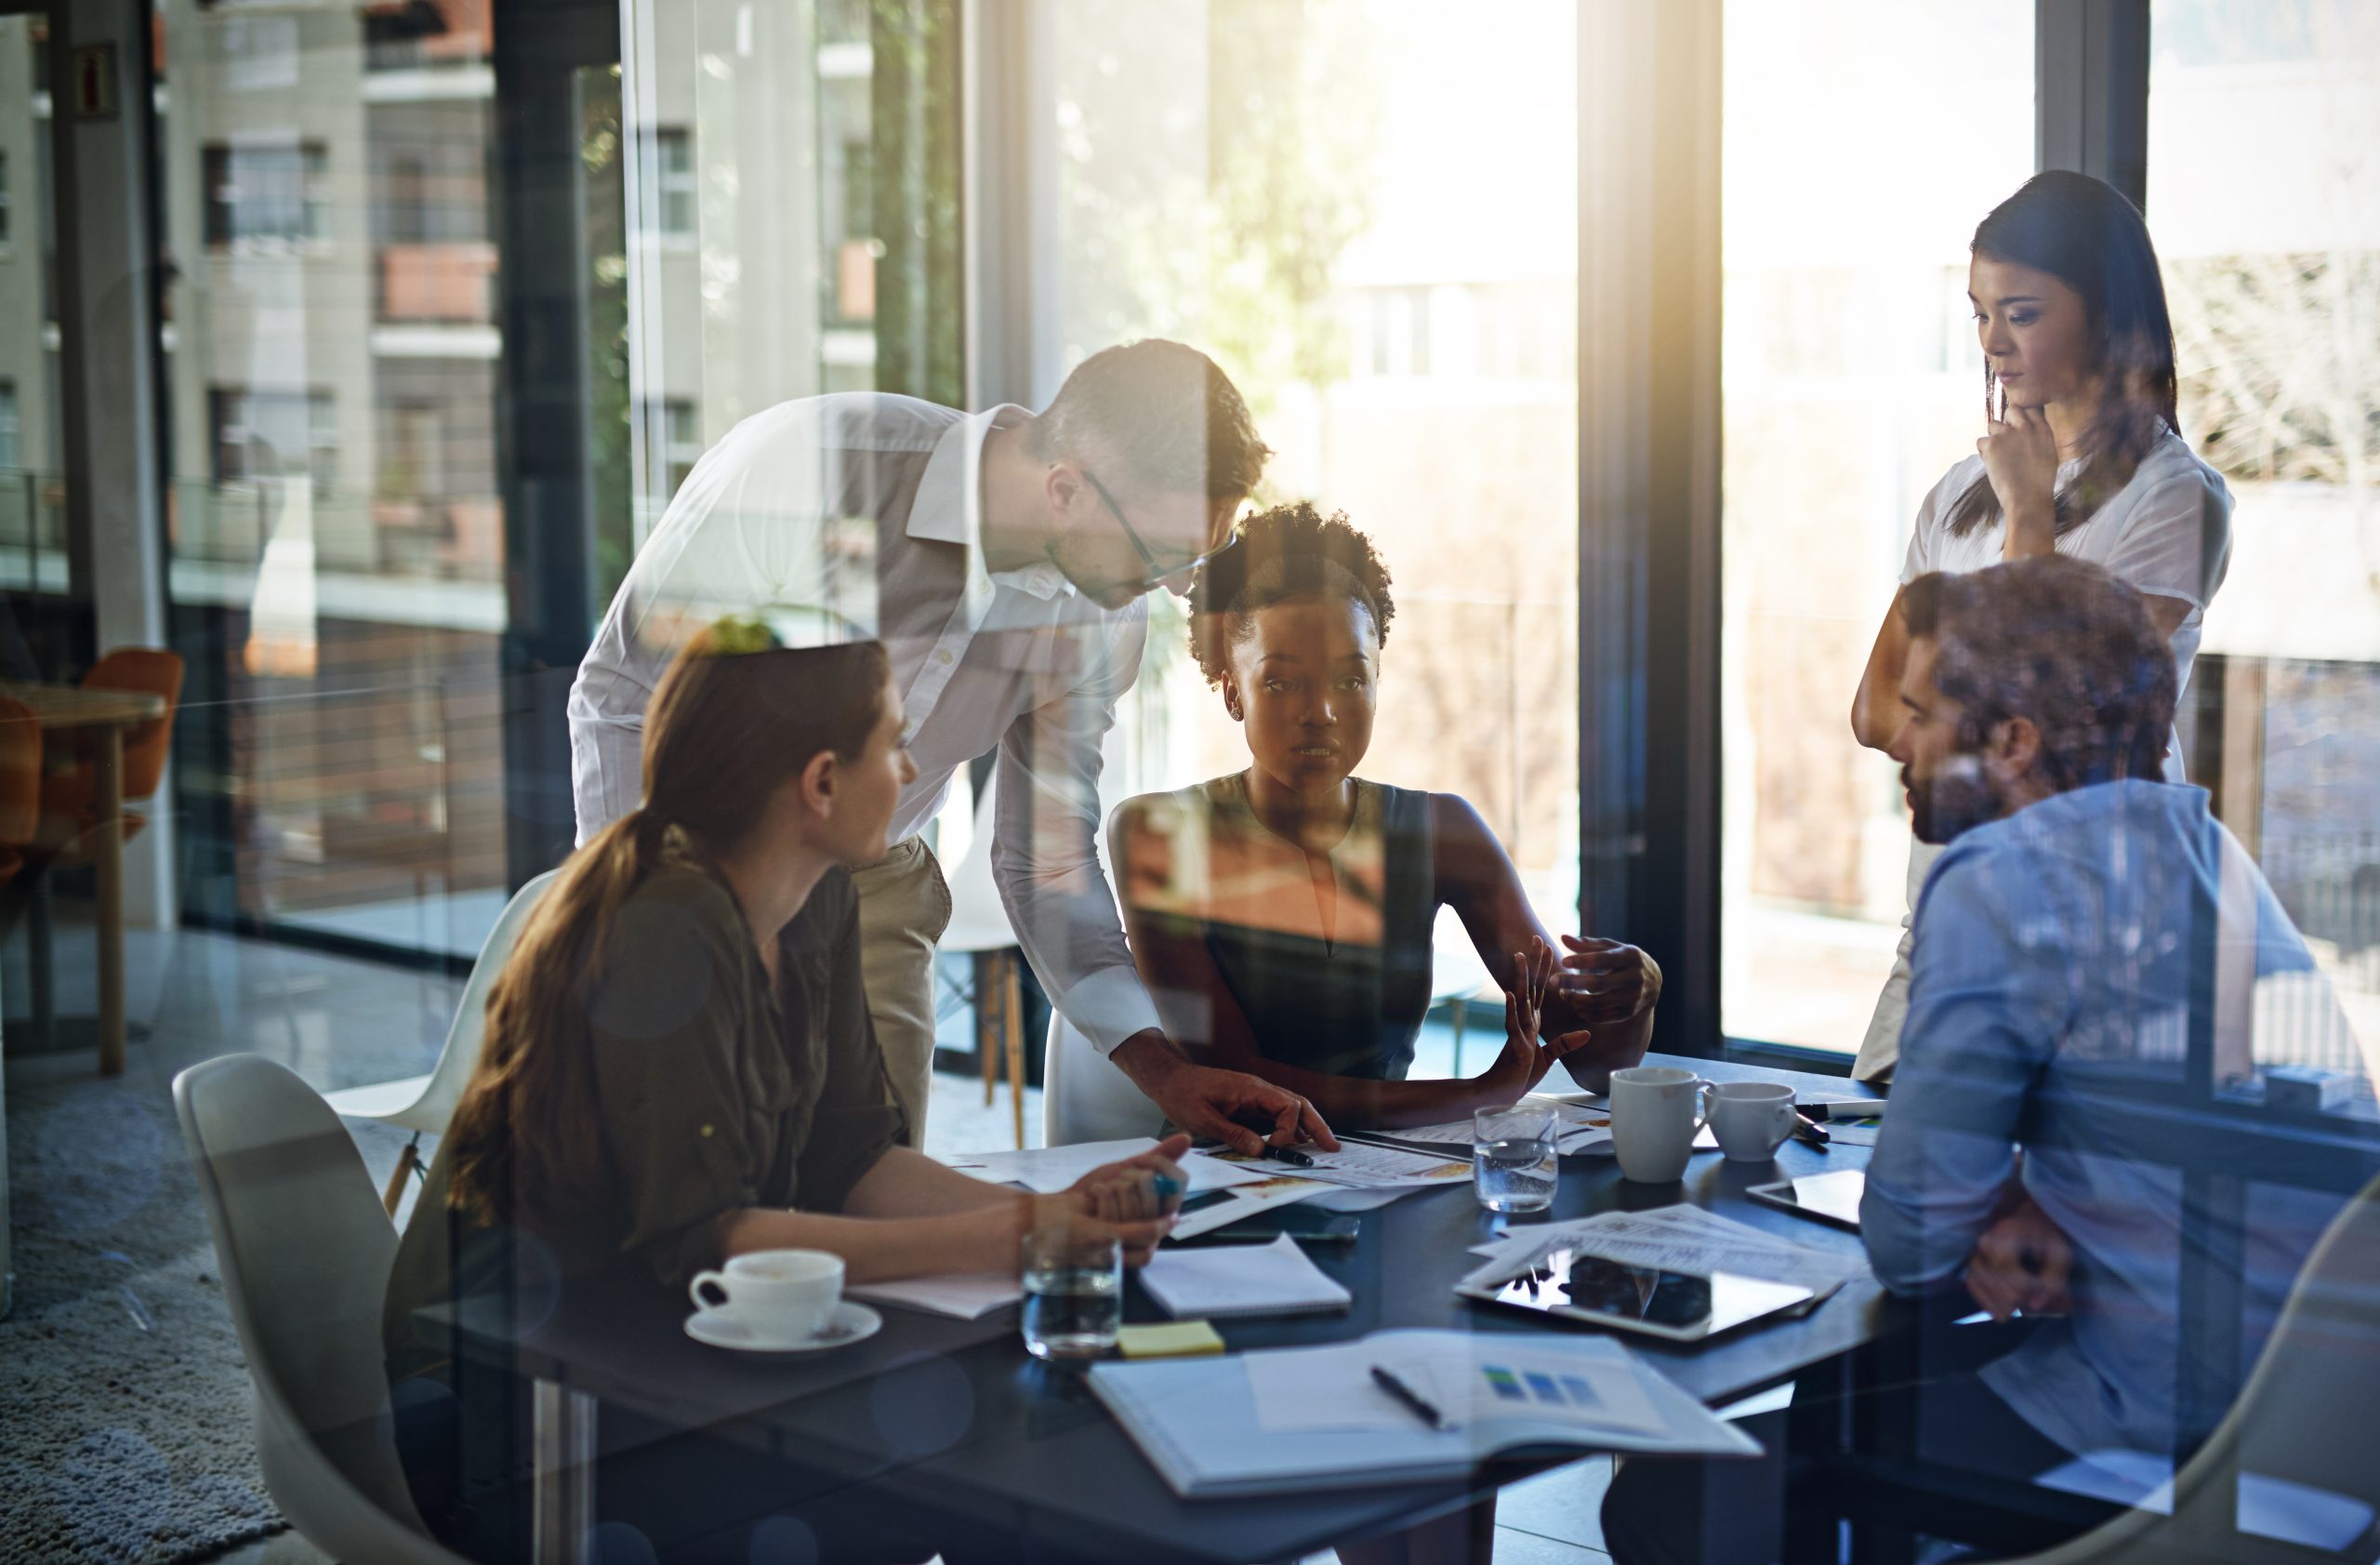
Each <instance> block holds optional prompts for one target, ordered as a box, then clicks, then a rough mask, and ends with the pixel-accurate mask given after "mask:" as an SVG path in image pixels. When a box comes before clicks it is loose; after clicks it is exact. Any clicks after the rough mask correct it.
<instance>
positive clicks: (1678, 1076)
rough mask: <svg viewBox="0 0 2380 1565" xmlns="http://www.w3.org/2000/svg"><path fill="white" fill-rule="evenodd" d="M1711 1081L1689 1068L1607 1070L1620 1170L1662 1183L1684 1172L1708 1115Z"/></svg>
mask: <svg viewBox="0 0 2380 1565" xmlns="http://www.w3.org/2000/svg"><path fill="white" fill-rule="evenodd" d="M1710 1095H1711V1083H1710V1082H1708V1081H1704V1080H1703V1079H1702V1078H1701V1077H1699V1076H1697V1075H1696V1074H1695V1073H1694V1072H1692V1071H1691V1070H1678V1069H1675V1068H1672V1067H1670V1066H1665V1065H1639V1066H1632V1067H1631V1068H1628V1069H1626V1070H1615V1071H1613V1072H1612V1073H1611V1149H1612V1150H1613V1151H1614V1152H1616V1153H1618V1154H1619V1156H1620V1173H1622V1174H1626V1175H1627V1176H1628V1177H1629V1178H1631V1179H1635V1180H1640V1181H1642V1182H1643V1183H1645V1184H1647V1185H1666V1184H1668V1183H1669V1182H1670V1181H1672V1180H1673V1179H1675V1178H1676V1177H1677V1176H1678V1175H1680V1174H1684V1173H1685V1172H1686V1160H1687V1159H1689V1158H1691V1157H1693V1156H1694V1134H1695V1133H1696V1132H1697V1131H1699V1130H1700V1129H1701V1128H1702V1126H1703V1122H1704V1121H1707V1120H1709V1119H1710V1117H1711V1114H1710V1109H1709V1107H1708V1101H1709V1098H1710Z"/></svg>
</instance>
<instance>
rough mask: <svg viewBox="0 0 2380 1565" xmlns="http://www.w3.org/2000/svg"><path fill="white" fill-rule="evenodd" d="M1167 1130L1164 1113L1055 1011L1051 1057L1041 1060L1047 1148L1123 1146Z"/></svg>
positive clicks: (1042, 1121) (1042, 1110) (1051, 1015)
mask: <svg viewBox="0 0 2380 1565" xmlns="http://www.w3.org/2000/svg"><path fill="white" fill-rule="evenodd" d="M1164 1125H1165V1112H1164V1110H1162V1109H1160V1108H1159V1107H1157V1105H1156V1104H1155V1103H1153V1102H1151V1101H1150V1100H1149V1099H1148V1097H1147V1096H1146V1095H1145V1094H1143V1093H1142V1091H1141V1089H1140V1088H1138V1087H1136V1086H1134V1085H1133V1084H1132V1079H1131V1077H1129V1076H1127V1075H1125V1074H1124V1072H1123V1069H1122V1068H1121V1067H1119V1066H1117V1064H1116V1063H1115V1062H1114V1061H1113V1060H1110V1059H1109V1058H1107V1056H1106V1055H1104V1054H1101V1053H1100V1052H1099V1049H1098V1046H1097V1045H1095V1044H1093V1043H1092V1042H1091V1040H1090V1039H1089V1038H1087V1037H1085V1036H1084V1035H1083V1033H1082V1032H1081V1030H1080V1029H1079V1028H1076V1027H1075V1025H1074V1024H1073V1023H1071V1022H1069V1021H1067V1020H1066V1018H1065V1017H1064V1015H1060V1014H1059V1013H1058V1012H1057V1011H1055V1010H1054V1009H1053V1010H1052V1011H1051V1013H1050V1040H1049V1048H1048V1052H1047V1053H1045V1054H1043V1055H1042V1056H1041V1141H1042V1144H1043V1145H1044V1146H1048V1147H1067V1146H1072V1145H1074V1144H1075V1143H1077V1142H1081V1141H1121V1140H1123V1139H1124V1138H1125V1137H1127V1136H1138V1135H1155V1134H1157V1132H1158V1131H1159V1130H1161V1129H1162V1128H1164Z"/></svg>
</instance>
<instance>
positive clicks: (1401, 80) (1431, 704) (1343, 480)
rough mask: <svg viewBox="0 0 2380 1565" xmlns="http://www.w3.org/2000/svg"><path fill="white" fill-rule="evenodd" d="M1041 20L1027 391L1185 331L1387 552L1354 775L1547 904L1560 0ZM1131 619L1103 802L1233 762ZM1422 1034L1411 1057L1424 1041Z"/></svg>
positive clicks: (1159, 645) (1565, 797) (1123, 13)
mask: <svg viewBox="0 0 2380 1565" xmlns="http://www.w3.org/2000/svg"><path fill="white" fill-rule="evenodd" d="M1039 16H1040V20H1039V21H1038V26H1037V29H1036V32H1035V33H1034V40H1033V44H1034V55H1033V59H1034V65H1035V69H1036V72H1037V75H1036V77H1035V81H1034V90H1033V94H1032V96H1031V97H1030V99H1029V101H1028V105H1027V112H1028V113H1029V114H1030V115H1031V116H1032V119H1031V124H1030V125H1029V126H1028V127H1027V129H1028V143H1029V145H1030V147H1031V149H1032V159H1033V161H1032V165H1031V176H1032V180H1033V182H1034V189H1035V191H1036V192H1037V197H1036V199H1037V206H1036V210H1035V213H1034V221H1035V225H1036V233H1037V236H1039V235H1046V236H1047V238H1046V241H1045V242H1041V243H1038V244H1037V246H1036V257H1035V263H1036V268H1037V282H1036V289H1035V298H1036V303H1037V312H1038V313H1037V316H1036V330H1035V334H1034V338H1033V343H1032V348H1033V352H1032V359H1031V383H1032V393H1033V394H1034V395H1035V396H1037V397H1046V396H1047V395H1049V394H1050V393H1051V392H1053V391H1055V390H1056V387H1057V385H1058V383H1059V381H1060V380H1061V379H1063V378H1064V375H1065V373H1066V371H1067V370H1069V369H1071V368H1072V367H1073V365H1075V364H1077V363H1078V362H1079V361H1080V360H1081V359H1082V358H1083V357H1085V356H1086V355H1088V354H1090V353H1091V352H1093V351H1097V350H1099V349H1101V348H1104V347H1106V346H1108V345H1109V344H1111V343H1116V342H1121V341H1129V340H1131V339H1132V338H1138V337H1144V336H1166V337H1175V338H1182V339H1183V340H1186V341H1189V342H1192V343H1194V344H1197V345H1198V346H1200V347H1203V348H1205V349H1206V350H1207V351H1209V352H1210V353H1212V354H1213V355H1214V357H1215V358H1216V359H1217V361H1218V362H1219V363H1220V364H1221V365H1223V368H1224V370H1225V371H1226V372H1227V373H1228V374H1230V375H1231V376H1232V378H1233V379H1234V380H1235V382H1236V384H1237V385H1238V386H1239V388H1240V389H1241V391H1242V392H1243V393H1244V394H1245V395H1246V396H1247V398H1248V401H1249V403H1250V406H1251V408H1252V409H1253V410H1254V412H1255V414H1256V417H1257V420H1258V423H1259V426H1260V428H1261V430H1262V431H1263V437H1264V439H1265V441H1266V443H1267V444H1270V445H1271V446H1272V447H1273V449H1274V453H1275V454H1274V456H1273V458H1272V460H1271V463H1270V465H1269V466H1268V467H1267V469H1266V472H1265V479H1264V484H1263V490H1262V491H1261V492H1260V494H1259V496H1258V497H1257V498H1258V501H1259V502H1260V503H1262V504H1273V503H1276V502H1280V501H1286V500H1290V499H1300V498H1304V499H1312V500H1313V501H1315V502H1316V505H1317V506H1318V507H1319V508H1320V509H1321V511H1324V512H1325V513H1326V514H1327V513H1329V512H1331V511H1345V512H1346V513H1347V516H1348V519H1349V520H1350V521H1351V522H1352V523H1353V524H1355V526H1357V527H1358V528H1360V529H1362V530H1363V531H1364V532H1366V533H1368V534H1369V535H1370V537H1371V539H1372V541H1373V543H1374V544H1375V546H1376V547H1377V548H1378V550H1380V552H1381V554H1382V557H1383V559H1384V560H1385V563H1386V564H1387V566H1388V569H1389V571H1390V573H1391V575H1392V577H1393V578H1394V591H1395V623H1394V626H1393V628H1392V632H1391V635H1390V637H1389V639H1388V642H1387V644H1386V646H1385V648H1384V650H1383V653H1382V663H1381V680H1382V683H1381V685H1380V694H1379V710H1378V719H1377V726H1376V727H1375V729H1374V732H1373V736H1372V740H1371V746H1370V750H1369V755H1368V756H1367V758H1366V759H1365V761H1364V762H1363V763H1362V766H1361V775H1362V776H1366V777H1369V778H1372V779H1375V780H1378V781H1381V782H1383V783H1391V784H1395V785H1397V786H1401V787H1405V788H1411V789H1434V790H1441V791H1446V792H1452V793H1456V794H1460V795H1461V796H1462V797H1463V798H1465V799H1467V800H1469V801H1470V802H1471V803H1472V804H1473V805H1474V806H1475V807H1476V808H1477V810H1478V811H1479V813H1480V815H1481V816H1483V817H1484V818H1485V819H1486V821H1487V822H1488V826H1489V827H1490V829H1493V830H1494V831H1495V832H1496V834H1497V835H1498V836H1499V837H1500V838H1501V840H1502V842H1504V844H1505V846H1506V848H1507V849H1508V851H1509V852H1510V853H1511V855H1512V856H1513V859H1514V863H1515V864H1516V866H1517V867H1518V868H1519V869H1520V871H1521V874H1522V877H1523V880H1524V882H1525V883H1526V885H1527V890H1528V893H1529V895H1530V897H1531V899H1532V900H1533V901H1534V902H1535V903H1536V904H1537V906H1538V908H1539V909H1540V914H1541V916H1542V917H1543V919H1544V920H1545V922H1546V923H1547V924H1548V925H1549V927H1552V928H1554V929H1562V930H1574V929H1576V928H1577V926H1578V907H1577V902H1578V860H1579V852H1578V819H1579V809H1578V786H1577V776H1578V768H1577V766H1576V764H1575V760H1574V758H1575V755H1576V747H1577V744H1578V659H1577V656H1576V650H1575V648H1576V643H1577V629H1576V628H1577V613H1578V611H1577V591H1576V581H1577V571H1578V476H1577V465H1578V391H1577V376H1576V368H1575V365H1576V337H1577V332H1576V298H1577V277H1578V177H1577V154H1576V149H1577V143H1578V121H1577V113H1576V93H1575V89H1574V77H1575V73H1576V60H1577V43H1576V36H1577V34H1576V26H1577V19H1576V16H1575V14H1574V12H1573V9H1572V7H1570V6H1569V5H1568V4H1567V0H1528V3H1525V4H1514V5H1506V6H1501V7H1495V8H1494V9H1493V10H1492V11H1490V10H1465V9H1462V8H1460V7H1456V8H1449V7H1436V6H1429V5H1422V4H1418V3H1408V0H1317V3H1313V4H1306V5H1302V6H1280V5H1275V4H1271V3H1270V0H1202V3H1198V4H1182V5H1170V6H1167V7H1161V8H1153V7H1143V6H1140V5H1137V4H1135V3H1132V0H1057V3H1055V4H1052V5H1050V6H1048V7H1043V8H1041V11H1040V13H1039ZM1151 615H1152V623H1153V628H1154V630H1153V634H1152V636H1151V638H1150V643H1149V648H1148V653H1147V657H1146V660H1145V662H1144V666H1143V669H1142V671H1141V678H1140V681H1139V683H1138V684H1137V685H1136V686H1135V687H1134V689H1133V691H1132V693H1131V697H1130V698H1129V700H1128V703H1127V705H1126V708H1125V710H1123V712H1122V713H1121V714H1120V718H1119V723H1118V727H1117V732H1116V734H1115V735H1114V736H1113V737H1112V740H1111V743H1110V747H1109V765H1108V771H1107V776H1106V777H1105V778H1104V781H1103V793H1104V794H1106V795H1108V798H1107V802H1108V803H1109V804H1110V805H1111V806H1112V805H1113V804H1114V803H1115V802H1117V801H1118V800H1120V799H1121V798H1123V797H1124V796H1126V795H1129V794H1131V793H1134V792H1138V791H1144V790H1148V789H1170V788H1176V787H1180V786H1182V785H1184V784H1187V783H1190V782H1193V781H1196V780H1197V779H1201V778H1206V777H1211V776H1218V775H1221V774H1226V773H1234V772H1237V771H1239V770H1240V769H1242V768H1244V767H1246V766H1247V765H1248V764H1249V750H1248V747H1247V744H1246V742H1245V740H1244V738H1243V737H1242V735H1241V732H1240V730H1239V728H1238V726H1237V725H1236V723H1233V722H1232V720H1231V719H1230V718H1229V717H1228V716H1227V715H1226V713H1225V712H1224V710H1223V703H1222V699H1221V697H1220V696H1218V695H1217V694H1216V693H1215V692H1214V691H1213V690H1211V689H1210V688H1209V687H1208V686H1207V684H1206V683H1205V682H1204V680H1203V678H1202V677H1201V675H1200V674H1199V672H1198V670H1197V667H1196V666H1195V664H1194V663H1193V662H1192V660H1191V658H1190V657H1189V654H1188V648H1187V643H1186V637H1185V633H1184V617H1183V612H1182V605H1181V603H1180V602H1179V600H1176V599H1173V598H1171V597H1170V596H1167V595H1163V594H1159V595H1157V597H1155V598H1153V599H1152V609H1151ZM1601 933H1607V934H1611V935H1621V936H1623V937H1624V935H1625V934H1626V932H1625V931H1620V930H1609V931H1603V932H1601ZM1438 947H1439V953H1438V954H1439V969H1440V972H1439V979H1438V985H1437V987H1438V988H1440V989H1441V990H1442V991H1444V992H1446V993H1450V994H1451V993H1462V992H1468V991H1469V990H1471V989H1474V988H1477V987H1478V986H1479V985H1480V984H1481V983H1483V982H1484V981H1485V975H1484V973H1482V972H1481V971H1479V969H1478V968H1477V966H1476V964H1475V962H1474V959H1473V958H1472V956H1471V953H1470V950H1469V942H1468V940H1467V938H1466V937H1465V936H1464V935H1462V932H1461V926H1460V924H1459V922H1456V921H1455V920H1453V919H1452V917H1451V916H1450V915H1448V916H1446V917H1443V918H1442V920H1441V922H1440V926H1439V932H1438ZM1489 1030H1490V1031H1494V1030H1496V1029H1493V1028H1491V1029H1489ZM1428 1037H1429V1038H1435V1043H1433V1042H1430V1041H1427V1040H1426V1039H1425V1043H1424V1052H1423V1055H1422V1057H1421V1059H1420V1060H1419V1061H1417V1063H1416V1065H1415V1068H1414V1069H1415V1072H1416V1074H1430V1073H1436V1074H1443V1073H1445V1072H1446V1071H1448V1070H1449V1069H1452V1068H1455V1067H1456V1066H1457V1064H1458V1061H1457V1058H1456V1056H1455V1055H1454V1054H1452V1053H1451V1052H1449V1042H1450V1041H1449V1040H1448V1038H1446V1037H1445V1036H1444V1035H1442V1034H1438V1033H1435V1032H1434V1033H1432V1034H1431V1035H1428ZM1494 1041H1495V1040H1493V1039H1491V1040H1490V1041H1488V1045H1487V1046H1488V1047H1489V1048H1492V1047H1493V1044H1494ZM1474 1046H1476V1040H1475V1039H1474ZM1480 1063H1481V1061H1480V1058H1479V1057H1478V1056H1476V1055H1474V1058H1473V1060H1472V1062H1471V1067H1470V1068H1472V1069H1476V1068H1478V1065H1479V1064H1480Z"/></svg>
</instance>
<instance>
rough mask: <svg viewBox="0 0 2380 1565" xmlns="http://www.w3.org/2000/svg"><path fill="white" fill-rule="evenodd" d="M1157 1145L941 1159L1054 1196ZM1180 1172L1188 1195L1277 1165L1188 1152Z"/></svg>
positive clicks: (1142, 1141) (1249, 1179)
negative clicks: (1252, 1164)
mask: <svg viewBox="0 0 2380 1565" xmlns="http://www.w3.org/2000/svg"><path fill="white" fill-rule="evenodd" d="M1156 1145H1157V1143H1156V1142H1155V1141H1152V1140H1150V1139H1149V1138H1148V1137H1146V1136H1136V1137H1132V1138H1130V1139H1127V1140H1123V1141H1083V1142H1078V1143H1076V1144H1075V1145H1073V1146H1071V1147H1029V1148H1027V1149H1026V1150H1025V1151H1021V1152H1017V1151H1008V1152H959V1153H954V1154H952V1155H951V1156H949V1157H948V1158H945V1160H943V1162H944V1166H945V1167H946V1168H952V1169H956V1170H958V1171H959V1173H961V1174H968V1175H970V1176H971V1177H973V1178H976V1179H983V1180H987V1181H989V1182H990V1183H992V1184H994V1185H1022V1186H1024V1187H1025V1188H1026V1189H1028V1190H1031V1191H1033V1192H1035V1193H1036V1194H1037V1195H1045V1196H1047V1195H1054V1194H1056V1193H1057V1192H1058V1191H1060V1190H1063V1189H1065V1188H1067V1187H1069V1186H1071V1185H1073V1184H1074V1182H1075V1181H1076V1180H1078V1179H1080V1178H1081V1177H1082V1176H1083V1175H1084V1174H1089V1173H1090V1172H1091V1170H1092V1169H1095V1168H1101V1167H1104V1166H1105V1165H1106V1164H1108V1163H1116V1162H1122V1161H1123V1160H1125V1159H1127V1158H1136V1157H1138V1156H1140V1155H1141V1154H1142V1153H1143V1152H1145V1151H1148V1150H1149V1149H1150V1148H1151V1147H1155V1146H1156ZM1182 1172H1183V1174H1187V1175H1188V1176H1189V1179H1190V1194H1192V1195H1197V1193H1198V1192H1199V1191H1201V1190H1218V1189H1222V1188H1223V1187H1225V1186H1230V1185H1249V1184H1253V1183H1255V1182H1256V1181H1257V1180H1260V1179H1266V1178H1270V1177H1271V1176H1272V1174H1275V1173H1276V1172H1278V1170H1277V1168H1274V1169H1263V1168H1250V1167H1248V1166H1245V1165H1243V1164H1239V1163H1229V1162H1224V1161H1222V1160H1219V1159H1215V1158H1210V1157H1208V1156H1207V1155H1206V1154H1204V1153H1202V1152H1186V1153H1184V1154H1183V1157H1182Z"/></svg>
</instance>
